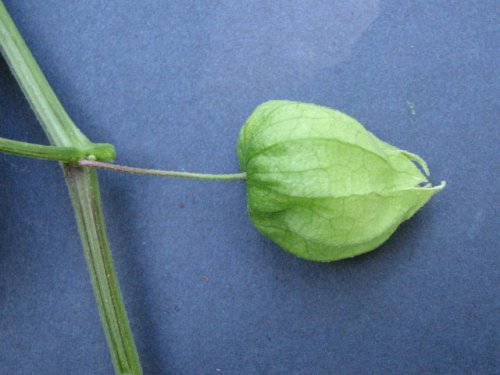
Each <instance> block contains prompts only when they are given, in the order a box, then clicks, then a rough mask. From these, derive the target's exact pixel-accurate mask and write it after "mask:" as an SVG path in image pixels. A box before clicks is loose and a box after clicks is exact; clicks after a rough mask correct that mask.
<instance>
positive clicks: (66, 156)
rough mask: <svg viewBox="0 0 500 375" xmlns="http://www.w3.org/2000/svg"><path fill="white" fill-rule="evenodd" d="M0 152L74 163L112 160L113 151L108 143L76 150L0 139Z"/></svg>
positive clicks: (92, 144) (74, 148)
mask: <svg viewBox="0 0 500 375" xmlns="http://www.w3.org/2000/svg"><path fill="white" fill-rule="evenodd" d="M0 152H4V153H7V154H12V155H17V156H24V157H29V158H36V159H44V160H57V161H61V162H64V163H75V162H77V161H78V160H81V159H85V158H87V157H89V156H92V157H93V158H96V159H101V160H106V159H107V160H113V158H114V154H115V149H114V147H113V146H112V145H110V144H108V143H91V144H90V146H89V147H85V148H77V147H61V146H45V145H39V144H36V143H28V142H20V141H14V140H12V139H7V138H2V137H0Z"/></svg>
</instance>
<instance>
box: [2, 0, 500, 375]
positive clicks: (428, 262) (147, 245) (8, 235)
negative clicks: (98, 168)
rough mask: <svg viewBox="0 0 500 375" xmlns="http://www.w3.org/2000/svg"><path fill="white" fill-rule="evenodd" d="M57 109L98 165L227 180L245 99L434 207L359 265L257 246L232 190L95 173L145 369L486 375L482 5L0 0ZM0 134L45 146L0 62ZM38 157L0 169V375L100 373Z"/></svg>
mask: <svg viewBox="0 0 500 375" xmlns="http://www.w3.org/2000/svg"><path fill="white" fill-rule="evenodd" d="M5 5H6V6H7V8H8V9H9V11H10V12H11V14H12V16H13V18H14V20H15V21H16V23H17V25H18V27H19V29H20V30H21V32H22V34H23V36H24V37H25V39H26V41H27V43H28V45H29V46H30V48H31V49H32V52H33V54H34V55H35V57H36V59H37V60H38V62H39V63H40V65H41V67H42V69H43V70H44V72H45V73H46V75H47V77H48V79H49V81H50V82H51V84H52V85H53V87H54V89H55V91H56V93H57V94H58V95H59V97H60V98H61V101H62V102H63V104H64V106H65V107H66V109H67V110H68V112H69V114H70V115H71V116H72V118H73V119H74V120H75V122H76V123H77V124H78V125H79V126H80V128H81V129H82V130H83V132H84V133H86V134H87V135H88V136H89V137H90V138H91V139H92V140H94V141H98V142H110V143H113V144H115V146H116V148H117V152H118V158H117V162H119V163H121V164H127V165H134V166H143V167H153V168H165V169H181V170H189V171H200V172H220V173H223V172H227V173H229V172H236V171H238V161H237V157H236V152H235V146H236V140H237V137H238V132H239V129H240V127H241V126H242V124H243V123H244V121H245V119H246V118H247V117H248V115H249V114H250V113H251V112H252V110H253V109H254V107H255V106H257V105H258V104H260V103H261V102H263V101H266V100H269V99H290V100H300V101H306V102H314V103H317V104H322V105H327V106H330V107H334V108H337V109H340V110H342V111H344V112H346V113H348V114H351V115H352V116H354V117H356V118H357V119H358V120H360V121H361V122H362V123H363V124H365V126H366V127H367V128H368V129H369V130H371V131H372V132H373V133H375V134H376V135H377V136H379V137H380V138H381V139H383V140H385V141H387V142H389V143H392V144H394V145H396V146H398V147H400V148H404V149H408V150H410V151H412V152H415V153H417V154H420V155H421V156H422V157H423V158H424V159H425V160H426V161H427V162H428V164H429V167H430V169H431V173H432V175H431V180H432V182H433V183H435V184H437V183H439V182H440V181H441V180H446V182H447V186H446V188H445V190H444V191H443V192H441V193H439V194H438V195H436V196H435V197H434V198H433V199H432V200H431V201H430V203H429V204H428V205H427V206H425V207H424V208H423V209H422V210H421V211H420V212H419V213H418V214H417V215H416V216H415V217H413V218H412V219H411V220H410V221H409V222H407V223H404V224H403V225H402V226H401V227H400V229H399V230H398V231H397V232H396V233H395V234H394V235H393V237H392V238H391V239H390V240H389V241H388V242H387V243H385V244H384V245H383V246H381V247H380V248H379V249H378V250H377V251H375V252H372V253H369V254H366V255H363V256H360V257H358V258H355V259H351V260H346V261H341V262H337V263H331V264H318V263H312V262H307V261H304V260H300V259H298V258H295V257H294V256H292V255H289V254H288V253H286V252H284V251H282V250H280V249H279V248H278V247H277V246H276V245H274V244H272V243H271V242H270V241H269V240H267V239H265V238H263V237H261V236H260V235H259V234H258V232H257V231H256V230H255V229H254V228H253V227H252V225H251V223H250V221H249V219H248V217H247V214H246V197H245V187H244V183H242V182H234V181H233V182H209V181H185V180H175V179H160V178H151V177H137V176H131V175H122V174H117V173H113V172H100V176H101V188H102V195H103V201H104V210H105V214H106V218H107V224H108V229H109V234H110V240H111V245H112V249H113V255H114V258H115V261H116V266H117V272H118V275H119V278H120V281H121V284H122V289H123V293H124V298H125V302H126V305H127V309H128V313H129V317H130V321H131V325H132V328H133V331H134V334H135V337H136V340H137V345H138V350H139V353H140V356H141V359H142V363H143V367H144V372H145V374H194V375H196V374H333V373H335V374H498V372H499V353H500V339H499V337H500V335H499V327H500V324H499V323H500V322H499V312H500V305H499V285H500V283H499V282H500V277H499V247H500V245H499V244H500V235H499V232H500V219H499V209H500V204H499V199H498V193H499V186H500V180H499V174H500V173H499V172H500V165H499V156H500V155H499V151H498V145H499V144H500V130H499V124H498V119H499V105H498V98H499V94H500V90H499V79H498V78H499V77H498V71H499V70H498V68H499V67H498V61H499V57H500V56H499V53H498V46H499V25H500V19H499V18H500V16H499V14H500V9H499V5H498V2H497V1H494V0H491V1H487V0H482V1H472V0H470V1H444V0H443V1H430V0H429V1H418V2H413V1H395V0H394V1H393V0H387V1H378V0H359V1H341V0H333V1H332V0H330V1H326V0H323V1H319V0H316V1H313V0H309V1H297V0H293V1H271V0H259V1H250V2H243V1H228V0H225V1H175V2H174V1H139V2H138V1H118V0H113V1H111V0H108V1H98V0H88V1H85V2H82V1H79V0H65V1H56V0H52V1H50V0H45V1H28V0H15V1H14V0H8V1H5ZM0 136H3V137H10V138H13V139H18V140H26V141H32V142H39V143H46V142H47V141H46V138H45V136H44V135H43V133H42V131H41V128H40V127H39V125H38V124H37V121H36V119H35V117H34V115H33V114H32V113H31V111H30V108H29V105H28V104H27V103H26V102H25V100H24V98H23V95H22V93H21V91H20V90H19V89H18V87H17V85H16V83H15V81H14V79H13V78H12V76H11V75H10V73H9V71H8V68H7V66H6V64H5V62H4V61H3V60H2V61H0ZM112 371H113V370H112V365H111V361H110V357H109V354H108V352H107V347H106V343H105V339H104V335H103V332H102V329H101V327H100V322H99V317H98V313H97V308H96V305H95V301H94V297H93V293H92V289H91V285H90V281H89V277H88V274H87V270H86V265H85V261H84V258H83V253H82V250H81V247H80V243H79V238H78V233H77V230H76V225H75V222H74V218H73V213H72V209H71V205H70V200H69V196H68V194H67V191H66V186H65V184H64V179H63V177H62V173H61V170H60V167H59V166H58V164H57V163H54V162H47V161H39V160H29V159H24V158H19V157H15V156H7V155H3V154H2V155H0V374H82V375H85V374H89V375H91V374H92V375H96V374H111V373H112Z"/></svg>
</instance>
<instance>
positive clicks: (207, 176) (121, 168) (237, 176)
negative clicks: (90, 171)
mask: <svg viewBox="0 0 500 375" xmlns="http://www.w3.org/2000/svg"><path fill="white" fill-rule="evenodd" d="M78 164H79V165H80V166H82V167H92V168H101V169H109V170H113V171H117V172H124V173H133V174H141V175H148V176H160V177H180V178H196V179H201V180H226V181H227V180H244V179H246V177H247V174H246V173H227V174H212V173H192V172H179V171H164V170H160V169H144V168H136V167H128V166H125V165H117V164H111V163H103V162H99V161H92V160H79V161H78Z"/></svg>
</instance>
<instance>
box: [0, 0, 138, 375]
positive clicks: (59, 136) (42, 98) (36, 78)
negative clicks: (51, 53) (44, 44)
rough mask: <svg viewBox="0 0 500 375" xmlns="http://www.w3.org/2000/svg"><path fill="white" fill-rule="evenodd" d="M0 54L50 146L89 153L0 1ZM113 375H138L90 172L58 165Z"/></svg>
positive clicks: (86, 141)
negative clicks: (111, 363) (71, 203)
mask: <svg viewBox="0 0 500 375" xmlns="http://www.w3.org/2000/svg"><path fill="white" fill-rule="evenodd" d="M0 50H1V52H2V54H3V56H4V58H5V59H6V61H7V63H8V64H9V67H10V69H11V71H12V73H13V75H14V77H15V78H16V80H17V82H18V83H19V85H20V86H21V88H22V90H23V92H24V94H25V96H26V98H27V99H28V101H29V103H30V105H31V108H32V109H33V111H34V112H35V114H36V116H37V118H38V120H39V121H40V123H41V125H42V127H43V129H44V131H45V133H46V134H47V136H48V138H49V140H50V142H51V143H52V144H53V145H55V146H65V147H73V148H76V149H79V150H81V149H82V148H87V147H92V146H93V144H92V143H91V142H90V140H89V139H88V138H87V137H86V136H85V135H84V134H83V133H82V132H81V131H80V130H79V129H78V128H77V127H76V125H75V124H74V123H73V121H72V120H71V119H70V117H69V116H68V114H67V113H66V111H65V110H64V108H63V107H62V105H61V103H60V102H59V100H58V98H57V96H56V94H55V93H54V91H53V90H52V88H51V87H50V85H49V83H48V81H47V79H46V78H45V76H44V74H43V73H42V71H41V69H40V67H39V66H38V64H37V63H36V61H35V59H34V58H33V56H32V54H31V52H30V50H29V49H28V46H27V45H26V43H25V42H24V40H23V38H22V36H21V34H20V33H19V31H18V30H17V27H16V26H15V24H14V22H13V21H12V19H11V17H10V15H9V13H8V12H7V9H6V8H5V6H4V4H3V2H2V0H0ZM62 166H63V170H64V175H65V178H66V183H67V185H68V188H69V191H70V194H71V200H72V202H73V209H74V211H75V216H76V220H77V223H78V228H79V232H80V238H81V241H82V244H83V248H84V254H85V258H86V261H87V266H88V269H89V273H90V279H91V281H92V286H93V289H94V294H95V297H96V300H97V306H98V308H99V314H100V317H101V322H102V325H103V328H104V332H105V335H106V339H107V342H108V347H109V349H110V352H111V358H112V361H113V365H114V368H115V372H116V374H129V375H141V374H142V370H141V366H140V362H139V356H138V354H137V349H136V346H135V343H134V339H133V336H132V331H131V329H130V325H129V322H128V319H127V314H126V310H125V306H124V303H123V299H122V295H121V292H120V287H119V284H118V278H117V276H116V272H115V269H114V265H113V260H112V256H111V251H110V247H109V241H108V237H107V234H106V229H105V225H104V216H103V212H102V207H101V199H100V193H99V184H98V180H97V174H96V172H95V170H92V169H88V168H82V167H74V166H71V165H69V164H62Z"/></svg>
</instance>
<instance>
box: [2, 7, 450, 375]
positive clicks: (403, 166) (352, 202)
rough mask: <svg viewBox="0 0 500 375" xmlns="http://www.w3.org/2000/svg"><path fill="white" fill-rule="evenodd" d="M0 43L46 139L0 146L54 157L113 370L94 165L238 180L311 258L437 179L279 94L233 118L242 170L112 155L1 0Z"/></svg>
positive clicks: (354, 128) (116, 304) (272, 228)
mask: <svg viewBox="0 0 500 375" xmlns="http://www.w3.org/2000/svg"><path fill="white" fill-rule="evenodd" d="M0 49H1V52H2V54H3V56H4V58H5V59H6V61H7V62H8V64H9V67H10V69H11V71H12V73H13V75H14V76H15V78H16V80H17V82H18V83H19V85H20V86H21V88H22V89H23V92H24V93H25V95H26V98H27V99H28V101H29V103H30V105H31V107H32V109H33V110H34V112H35V113H36V115H37V118H38V119H39V121H40V123H41V125H42V127H43V129H44V131H45V133H46V134H47V137H48V138H49V140H50V143H51V144H52V146H43V145H37V144H30V143H26V142H19V141H14V140H9V139H5V138H0V151H2V152H6V153H11V154H15V155H19V156H25V157H35V158H42V159H48V160H56V161H59V162H60V163H61V166H62V169H63V172H64V176H65V179H66V183H67V185H68V189H69V192H70V195H71V199H72V203H73V208H74V212H75V217H76V220H77V223H78V227H79V233H80V237H81V241H82V245H83V248H84V254H85V258H86V261H87V265H88V269H89V274H90V277H91V281H92V285H93V290H94V293H95V296H96V301H97V305H98V308H99V314H100V317H101V322H102V325H103V328H104V331H105V334H106V339H107V343H108V346H109V349H110V352H111V357H112V360H113V365H114V368H115V371H116V373H117V374H141V373H142V370H141V366H140V362H139V357H138V354H137V350H136V347H135V343H134V340H133V336H132V332H131V330H130V326H129V323H128V319H127V315H126V311H125V307H124V304H123V300H122V296H121V292H120V288H119V285H118V280H117V277H116V273H115V270H114V266H113V260H112V256H111V251H110V247H109V241H108V239H107V234H106V230H105V223H104V217H103V213H102V208H101V201H100V193H99V185H98V179H97V173H96V170H95V169H96V168H106V169H112V170H116V171H120V172H128V173H137V174H148V175H157V176H171V177H183V178H201V179H210V180H236V179H246V182H247V189H248V199H249V205H248V206H249V214H250V217H251V219H252V222H253V223H254V225H255V226H256V227H257V228H258V229H259V230H260V231H261V232H262V233H263V234H265V235H267V236H268V237H270V238H271V239H273V240H274V241H275V242H277V243H278V244H279V245H281V246H282V247H283V248H285V249H287V250H289V251H290V252H292V253H294V254H296V255H298V256H300V257H303V258H307V259H310V260H316V261H332V260H337V259H342V258H346V257H351V256H355V255H358V254H360V253H363V252H366V251H370V250H372V249H374V248H376V247H377V246H378V245H380V244H381V243H382V242H383V241H385V240H386V239H387V238H388V237H389V236H390V235H391V234H392V233H393V232H394V230H395V229H396V228H397V227H398V225H399V224H400V223H401V222H402V221H404V220H406V219H408V218H410V217H411V216H412V215H413V214H414V213H415V212H416V211H417V210H418V209H419V208H420V207H422V206H423V205H424V204H425V203H426V202H427V201H428V200H429V199H430V198H431V196H432V195H433V194H435V193H436V192H437V191H440V190H441V189H442V188H443V187H444V183H442V184H441V185H440V186H437V187H431V186H430V185H429V184H428V181H427V178H426V177H425V175H424V174H423V173H422V172H421V171H420V170H419V169H418V168H417V166H416V165H415V164H414V162H418V163H420V165H421V167H422V168H423V170H424V172H425V173H426V174H428V169H427V166H426V164H425V162H424V161H423V160H422V159H421V158H419V157H418V156H416V155H414V154H411V153H409V152H407V151H403V150H399V149H397V148H395V147H393V146H391V145H388V144H387V143H384V142H382V141H380V140H379V139H377V138H376V137H375V136H373V135H372V134H371V133H369V132H368V131H367V130H366V129H365V128H364V127H363V126H362V125H361V124H359V123H358V122H357V121H356V120H354V119H352V118H350V117H349V116H347V115H344V114H342V113H341V112H338V111H334V110H331V109H328V108H325V107H320V106H315V105H312V104H305V103H297V102H287V101H271V102H267V103H265V104H263V105H261V106H259V107H258V108H257V109H256V110H255V112H254V113H253V114H252V115H251V116H250V118H249V119H248V121H247V122H246V124H245V125H244V126H243V128H242V130H241V133H240V138H239V142H238V155H239V158H240V163H241V168H242V170H243V172H240V173H234V174H222V175H217V174H204V173H188V172H177V171H160V170H150V169H142V168H134V167H127V166H120V165H116V164H111V163H109V161H113V160H114V158H115V149H114V147H113V146H112V145H110V144H97V143H93V142H91V141H90V140H89V139H88V138H87V137H86V136H85V135H84V134H83V133H82V132H81V131H80V130H79V129H78V128H77V127H76V125H75V124H74V123H73V121H72V120H71V119H70V118H69V116H68V115H67V113H66V112H65V110H64V108H63V107H62V105H61V104H60V102H59V100H58V99H57V97H56V95H55V93H54V91H53V90H52V88H51V87H50V85H49V83H48V82H47V80H46V78H45V77H44V75H43V73H42V71H41V70H40V68H39V66H38V65H37V63H36V61H35V60H34V58H33V56H32V55H31V53H30V51H29V49H28V47H27V46H26V44H25V42H24V40H23V39H22V37H21V35H20V34H19V32H18V30H17V28H16V26H15V25H14V23H13V21H12V19H11V18H10V16H9V14H8V12H7V10H6V8H5V6H4V5H3V3H2V1H1V0H0ZM423 184H425V185H423ZM422 185H423V186H422Z"/></svg>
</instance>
